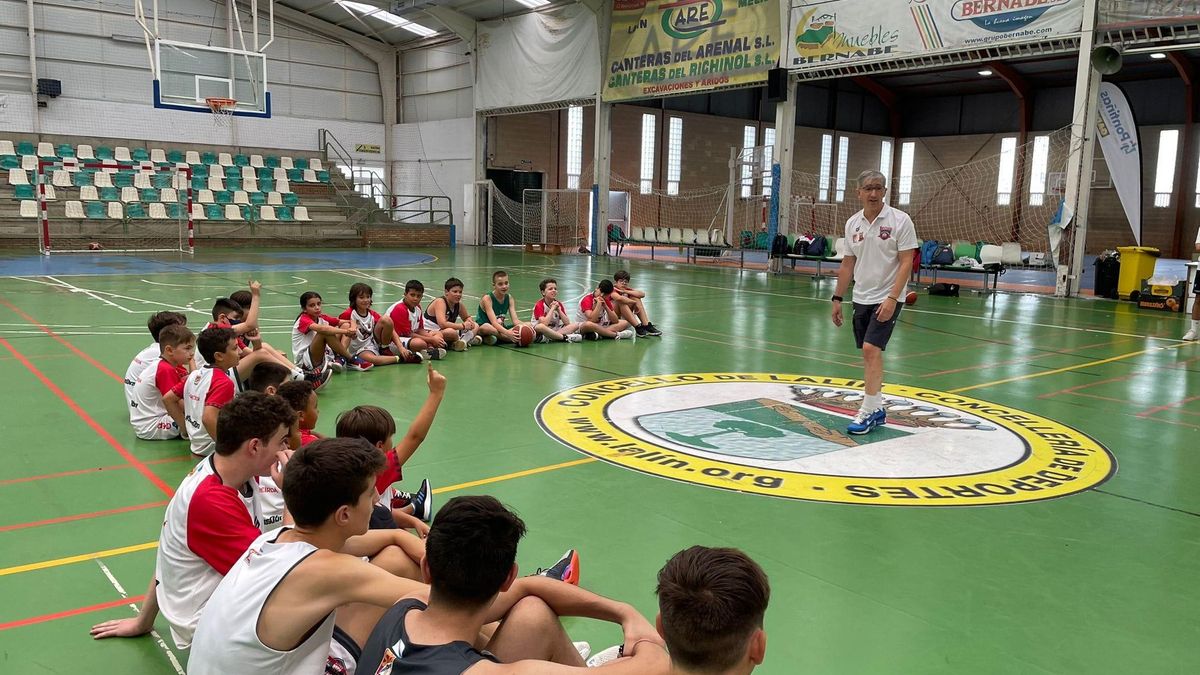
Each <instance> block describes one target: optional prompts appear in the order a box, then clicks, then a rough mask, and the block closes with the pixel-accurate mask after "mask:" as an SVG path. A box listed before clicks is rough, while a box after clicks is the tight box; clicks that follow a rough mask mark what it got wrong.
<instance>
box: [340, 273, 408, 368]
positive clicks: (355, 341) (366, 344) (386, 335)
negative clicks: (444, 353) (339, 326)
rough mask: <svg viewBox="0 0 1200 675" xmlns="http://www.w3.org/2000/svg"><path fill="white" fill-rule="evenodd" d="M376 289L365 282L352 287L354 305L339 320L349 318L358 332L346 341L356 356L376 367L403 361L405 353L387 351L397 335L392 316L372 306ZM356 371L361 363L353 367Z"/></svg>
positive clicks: (344, 340)
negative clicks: (385, 352) (398, 353)
mask: <svg viewBox="0 0 1200 675" xmlns="http://www.w3.org/2000/svg"><path fill="white" fill-rule="evenodd" d="M374 295H375V291H374V290H373V289H372V288H371V287H370V286H368V285H366V284H364V283H361V282H360V283H357V284H354V285H352V286H351V287H350V306H349V307H347V308H346V311H344V312H342V313H341V314H339V315H338V320H339V321H349V322H350V327H351V328H353V329H354V335H351V336H349V337H343V338H342V344H344V345H346V349H347V351H349V352H350V353H351V354H353V355H354V356H357V357H358V358H360V359H362V360H364V361H366V362H368V363H370V364H372V365H376V366H388V365H391V364H393V363H400V361H401V356H400V355H393V354H386V355H385V354H384V353H383V352H384V348H383V346H382V345H388V346H391V344H392V339H393V337H394V336H395V330H394V327H393V325H392V317H390V316H381V315H380V314H379V312H376V311H375V310H373V309H371V303H372V302H373V296H374ZM352 367H353V368H355V369H356V370H357V369H358V368H357V366H352Z"/></svg>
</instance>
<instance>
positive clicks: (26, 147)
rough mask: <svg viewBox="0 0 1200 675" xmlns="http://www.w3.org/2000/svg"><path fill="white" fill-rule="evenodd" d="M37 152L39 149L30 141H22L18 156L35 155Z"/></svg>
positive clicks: (19, 145) (18, 147) (18, 148)
mask: <svg viewBox="0 0 1200 675" xmlns="http://www.w3.org/2000/svg"><path fill="white" fill-rule="evenodd" d="M36 152H37V148H35V147H34V146H33V143H31V142H29V141H21V142H19V143H17V154H18V155H32V154H35V153H36Z"/></svg>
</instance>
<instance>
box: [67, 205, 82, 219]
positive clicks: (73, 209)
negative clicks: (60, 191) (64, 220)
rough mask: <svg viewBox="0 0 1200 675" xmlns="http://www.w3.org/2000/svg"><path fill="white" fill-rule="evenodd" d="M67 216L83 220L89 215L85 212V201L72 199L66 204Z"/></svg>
mask: <svg viewBox="0 0 1200 675" xmlns="http://www.w3.org/2000/svg"><path fill="white" fill-rule="evenodd" d="M66 216H67V217H68V218H73V219H75V220H82V219H84V218H86V217H87V216H85V215H84V213H83V202H76V201H70V202H67V204H66Z"/></svg>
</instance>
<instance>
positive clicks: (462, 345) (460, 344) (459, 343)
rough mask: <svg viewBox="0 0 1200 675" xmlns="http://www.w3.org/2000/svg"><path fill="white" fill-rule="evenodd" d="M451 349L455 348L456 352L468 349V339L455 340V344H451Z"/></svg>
mask: <svg viewBox="0 0 1200 675" xmlns="http://www.w3.org/2000/svg"><path fill="white" fill-rule="evenodd" d="M450 349H453V350H454V351H456V352H465V351H467V341H466V340H455V341H454V344H452V345H450Z"/></svg>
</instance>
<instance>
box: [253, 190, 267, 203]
mask: <svg viewBox="0 0 1200 675" xmlns="http://www.w3.org/2000/svg"><path fill="white" fill-rule="evenodd" d="M250 203H251V204H253V205H255V206H263V205H265V204H266V203H267V194H266V193H265V192H251V193H250Z"/></svg>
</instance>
